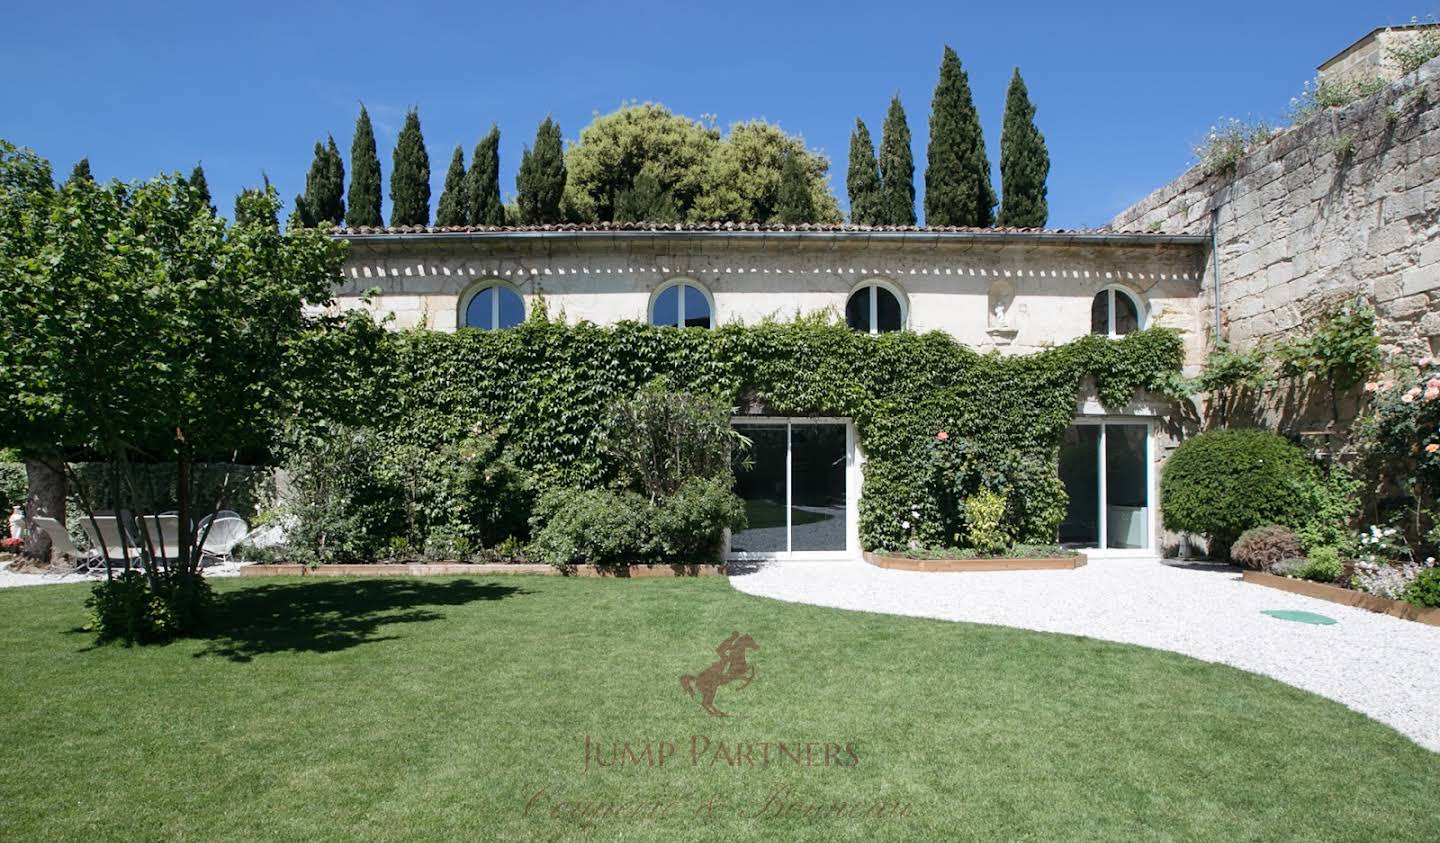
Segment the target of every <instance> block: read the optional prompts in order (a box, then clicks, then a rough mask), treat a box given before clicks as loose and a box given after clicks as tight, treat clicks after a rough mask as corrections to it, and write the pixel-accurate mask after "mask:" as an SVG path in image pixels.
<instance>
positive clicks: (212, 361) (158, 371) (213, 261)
mask: <svg viewBox="0 0 1440 843" xmlns="http://www.w3.org/2000/svg"><path fill="white" fill-rule="evenodd" d="M12 150H13V147H8V145H7V146H6V147H0V153H3V154H0V188H3V189H5V190H6V192H7V193H10V192H11V189H12V188H14V187H15V186H17V185H21V184H27V183H28V184H27V187H26V188H25V189H26V190H27V194H26V195H23V196H21V197H20V201H19V202H17V203H16V204H15V206H13V207H12V205H11V202H10V201H9V199H8V197H7V201H5V202H3V203H0V209H3V212H0V244H4V245H3V246H0V300H3V301H5V302H6V306H5V307H4V308H0V330H3V332H4V335H5V336H6V337H7V340H6V342H5V343H4V344H3V345H0V371H4V372H6V373H7V377H6V378H4V379H3V382H0V441H6V442H10V443H16V444H18V445H20V446H21V447H22V448H23V449H24V450H25V451H27V452H29V453H43V454H49V455H52V457H53V458H55V459H56V460H57V461H60V462H63V461H64V460H65V459H67V458H73V457H75V456H77V455H81V454H87V455H98V456H100V457H102V458H103V459H105V460H106V461H108V462H110V463H112V464H113V465H115V466H117V467H119V469H120V471H119V472H118V474H119V475H120V476H121V477H122V478H123V481H124V482H123V484H122V488H121V490H120V495H118V496H117V499H116V500H115V501H114V502H113V503H114V504H115V505H118V506H122V507H123V506H125V504H124V501H125V499H126V498H127V497H128V498H129V499H130V500H131V501H132V503H131V504H130V505H129V508H133V506H134V504H133V501H134V500H135V498H136V487H135V483H134V480H135V471H134V467H135V465H136V464H137V463H142V462H143V463H170V464H173V465H174V466H175V468H176V473H175V476H176V477H177V478H178V484H179V494H178V501H179V524H180V542H179V547H177V548H173V549H172V548H167V549H166V551H167V552H166V553H165V554H163V555H165V556H173V557H175V558H174V559H173V560H172V561H170V562H168V563H166V562H163V561H161V555H162V554H158V553H156V552H155V551H156V550H157V548H156V546H155V545H156V542H155V539H156V537H154V536H151V535H148V533H147V532H146V531H144V530H142V536H141V545H142V547H143V548H144V549H145V551H146V553H147V559H146V561H145V562H144V564H143V573H140V572H135V573H129V572H127V573H126V574H125V575H124V576H123V577H119V578H116V580H115V581H114V582H107V583H102V584H101V585H100V586H98V587H97V590H96V595H95V603H94V605H95V606H96V608H97V610H98V611H99V613H100V617H101V624H102V629H101V633H102V635H104V634H107V633H113V632H116V630H115V628H114V627H113V626H109V625H108V624H110V623H113V622H115V620H116V618H115V617H113V616H112V615H110V614H109V613H110V612H111V611H112V610H114V609H116V607H117V606H120V605H121V603H123V600H121V598H123V597H124V596H125V594H126V593H130V592H134V591H135V590H136V589H140V590H141V592H142V595H141V598H140V600H139V602H138V604H137V605H139V606H140V607H142V608H141V609H140V611H141V612H143V613H144V614H146V615H147V619H146V624H147V625H149V626H148V627H147V628H149V629H150V630H151V631H156V632H161V633H176V632H186V631H189V630H192V629H194V628H196V626H197V625H198V624H199V623H200V621H201V619H202V617H203V612H204V608H205V598H206V594H207V591H206V587H205V585H204V583H203V580H202V579H201V578H200V577H199V573H198V572H199V561H200V559H199V553H198V546H199V544H200V543H201V542H202V541H203V536H199V535H196V534H195V533H194V531H192V529H191V528H190V526H189V525H190V524H191V523H192V520H199V519H198V516H199V515H201V514H203V513H205V512H207V511H209V510H212V509H213V508H214V507H215V505H216V502H215V501H213V500H211V501H207V502H201V501H197V500H196V499H195V498H194V495H193V494H192V489H191V487H190V477H191V468H192V467H193V466H194V465H195V463H197V462H202V461H209V460H224V461H234V460H235V458H236V455H237V454H238V453H240V452H244V453H249V454H254V453H264V452H265V451H266V449H267V448H268V446H269V443H270V442H271V441H273V439H274V437H275V435H276V431H277V429H278V426H279V424H280V423H281V421H282V420H283V419H284V418H285V417H286V416H287V415H289V414H290V412H291V410H292V406H293V397H292V396H294V395H295V394H297V392H298V391H299V390H297V383H296V382H295V380H294V374H295V365H294V361H295V356H294V355H295V351H296V349H297V348H298V347H299V345H300V343H301V341H302V340H303V339H304V337H305V336H306V335H308V334H311V333H314V332H317V331H323V330H325V329H326V327H327V326H329V325H332V324H334V317H328V316H324V315H322V314H318V313H317V312H316V310H315V309H316V308H318V307H320V306H323V305H325V304H327V303H328V302H329V299H330V293H331V290H332V289H333V283H334V278H335V277H336V274H337V273H338V272H339V270H340V265H341V262H342V261H343V258H344V250H345V247H344V245H343V244H342V243H340V242H336V241H333V240H331V239H330V238H329V237H327V236H326V235H325V234H324V233H322V232H319V231H315V230H311V229H297V230H294V231H291V232H290V233H288V234H281V233H280V232H279V231H278V230H277V229H276V228H275V227H273V226H272V225H269V224H267V222H268V221H269V220H273V219H274V218H275V216H276V206H277V202H276V196H275V191H274V190H273V188H268V187H267V189H266V190H264V191H263V192H262V191H259V190H249V191H245V192H243V193H242V194H241V195H240V197H238V199H237V204H238V205H239V211H240V213H239V214H237V216H239V217H240V218H242V219H244V220H246V222H245V223H243V224H241V225H237V226H234V227H229V228H227V226H226V223H225V221H224V220H223V219H218V218H216V217H214V216H212V215H211V214H210V213H209V212H208V209H206V208H204V207H201V206H200V205H199V204H198V203H196V202H194V201H193V195H192V193H191V188H190V187H189V186H188V185H187V184H186V183H185V182H184V180H182V179H181V178H180V176H179V175H178V174H176V175H173V176H165V177H162V178H157V179H154V180H151V181H149V182H145V183H139V184H130V185H121V184H118V183H112V184H109V185H99V184H95V183H93V182H84V181H81V182H78V183H76V184H73V185H71V186H69V187H67V189H66V190H65V191H63V192H61V193H59V194H55V193H54V192H53V191H49V189H48V185H35V184H33V183H32V182H33V179H32V178H31V177H32V176H33V174H34V169H35V167H34V162H33V161H31V160H27V159H26V158H25V157H23V156H20V155H17V154H12ZM310 313H316V315H307V314H310ZM76 485H77V486H78V484H76ZM82 504H84V505H85V507H86V508H87V509H88V508H89V504H85V502H84V501H82ZM143 526H144V525H142V527H143ZM156 604H162V605H163V606H164V609H163V611H161V612H159V613H155V612H154V610H153V609H152V608H148V607H153V606H155V605H156ZM120 633H121V634H122V635H135V634H140V633H137V632H136V629H135V628H130V629H129V630H128V631H127V630H121V631H120Z"/></svg>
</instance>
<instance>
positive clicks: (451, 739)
mask: <svg viewBox="0 0 1440 843" xmlns="http://www.w3.org/2000/svg"><path fill="white" fill-rule="evenodd" d="M217 589H218V591H219V595H220V600H221V612H220V616H219V618H218V619H217V623H216V630H217V631H216V632H215V633H214V634H213V636H212V637H210V638H208V639H206V640H192V641H185V642H182V643H178V644H174V645H171V646H167V647H151V648H139V649H134V650H125V649H123V648H120V647H115V646H111V647H103V648H98V649H96V648H92V647H91V646H90V639H89V637H88V636H87V635H86V634H84V633H81V632H78V631H76V627H77V626H78V625H79V624H80V623H81V622H82V618H83V612H82V608H81V602H82V599H83V597H84V594H85V588H84V587H83V586H45V587H39V588H25V589H5V590H4V591H3V592H0V618H3V621H0V639H3V643H0V665H3V670H0V676H3V682H0V710H3V712H4V722H3V730H4V732H3V734H4V739H3V740H0V839H3V840H27V841H29V840H102V839H180V838H184V839H188V840H203V841H212V840H246V841H248V840H257V839H286V840H307V841H310V840H402V839H528V838H531V837H538V838H542V839H586V838H590V837H594V838H596V839H615V838H617V837H622V836H623V837H624V838H625V839H642V840H645V839H655V840H677V839H678V840H733V839H751V838H780V839H804V840H826V841H829V840H836V839H849V840H871V839H891V840H914V839H926V838H951V839H953V838H960V839H983V840H992V839H1008V840H1057V839H1065V840H1086V839H1089V840H1117V839H1126V840H1131V839H1166V840H1169V839H1209V840H1226V841H1232V840H1256V839H1290V840H1405V839H1408V840H1436V839H1440V814H1437V812H1436V810H1435V806H1436V794H1437V793H1440V755H1435V754H1432V753H1429V752H1426V751H1425V750H1422V749H1420V748H1418V747H1416V746H1415V745H1413V744H1411V743H1410V742H1409V741H1408V740H1406V739H1405V738H1403V737H1401V736H1400V735H1399V734H1397V733H1395V732H1393V731H1391V730H1390V729H1388V728H1386V727H1384V726H1381V725H1379V724H1377V723H1374V722H1372V721H1370V720H1368V719H1366V718H1364V717H1362V716H1361V715H1359V714H1355V713H1353V712H1351V711H1349V710H1347V709H1345V708H1343V707H1341V706H1339V705H1337V704H1335V703H1332V702H1329V701H1327V700H1324V699H1321V698H1319V697H1316V696H1312V695H1310V694H1306V693H1303V692H1301V691H1298V690H1296V689H1294V688H1291V687H1288V686H1285V685H1282V684H1279V683H1277V682H1273V681H1270V680H1268V679H1264V678H1260V677H1257V676H1252V675H1248V674H1245V673H1241V672H1239V671H1235V670H1232V669H1229V668H1225V667H1219V666H1215V665H1209V664H1204V663H1201V662H1198V661H1193V660H1191V659H1187V658H1183V657H1181V656H1177V655H1173V654H1169V653H1163V652H1156V651H1151V650H1144V649H1139V648H1136V647H1128V646H1121V645H1116V644H1107V643H1101V642H1096V641H1091V640H1086V639H1080V638H1071V637H1064V636H1057V635H1042V634H1035V633H1027V632H1020V631H1016V630H1009V629H1002V628H992V627H983V626H971V625H964V624H952V623H942V622H932V621H924V620H914V619H901V618H893V617H885V616H875V615H865V614H857V613H846V612H840V611H834V610H826V609H818V608H811V607H804V606H792V605H787V604H783V603H777V602H772V601H767V600H761V599H757V598H752V597H748V596H745V595H742V594H739V593H736V592H734V591H732V590H731V589H730V588H729V586H728V584H727V583H726V582H725V581H724V580H723V579H720V578H707V579H695V580H650V581H645V580H637V581H616V580H593V579H560V578H545V577H519V576H516V577H497V578H487V579H463V578H462V579H444V580H377V579H363V580H337V579H304V580H301V579H289V580H258V581H257V580H243V581H241V580H230V581H221V582H218V583H217ZM732 630H740V631H742V632H745V633H748V634H749V635H751V636H752V637H754V638H755V639H756V641H758V642H759V644H760V647H761V649H760V651H759V652H756V653H751V654H750V663H751V664H753V665H754V666H755V668H756V678H755V681H754V682H753V684H751V685H750V686H749V687H748V688H745V689H743V690H737V689H736V687H737V686H736V685H730V686H727V687H724V688H722V689H721V690H720V695H719V698H718V702H717V704H718V705H719V707H720V708H722V709H725V710H727V711H729V712H730V713H731V714H732V716H731V717H729V718H728V719H717V718H714V717H711V716H709V715H707V714H705V713H704V712H703V711H702V710H701V709H700V707H699V705H698V704H697V703H696V702H695V701H694V700H692V699H690V698H688V697H687V696H686V695H685V694H684V693H683V692H682V691H681V689H680V685H679V680H678V677H679V676H680V675H681V674H682V673H696V672H699V671H700V670H702V669H703V668H704V667H706V666H707V665H708V664H709V663H710V662H712V661H713V660H714V659H715V655H714V647H715V646H716V644H718V643H719V642H720V641H721V640H722V639H723V638H724V637H725V636H727V635H728V634H729V633H730V632H731V631H732ZM587 735H588V736H591V737H592V738H596V739H599V740H600V741H602V742H604V745H605V747H606V749H607V752H608V748H609V747H610V745H611V742H612V741H615V740H619V741H627V740H628V741H630V742H631V743H632V745H633V746H635V747H636V748H637V749H638V747H639V746H640V745H641V744H643V743H645V742H647V741H648V742H650V743H651V746H652V752H653V751H655V750H656V747H658V746H659V744H660V742H670V743H673V744H674V745H675V750H676V751H675V754H674V755H672V756H669V758H668V760H667V763H666V764H665V765H664V766H663V767H659V766H645V765H644V764H643V762H642V764H641V765H640V766H633V765H625V766H622V767H613V766H612V767H605V768H598V769H597V768H592V769H590V770H588V771H587V770H585V769H584V760H585V758H584V752H585V750H584V747H585V737H586V736H587ZM698 736H703V738H704V739H708V740H709V741H710V743H711V749H710V750H709V751H707V752H705V753H704V754H703V757H702V758H701V760H700V763H698V764H695V763H692V757H691V747H690V741H691V739H692V737H698ZM807 742H809V743H812V744H814V746H811V747H810V751H811V756H810V757H811V760H812V762H813V763H812V765H811V766H803V765H797V764H796V763H794V762H792V761H791V759H790V756H787V755H781V754H780V750H779V749H778V746H777V744H778V743H784V744H785V745H786V748H787V751H789V752H790V753H791V754H792V755H798V756H800V757H802V758H803V757H804V747H803V745H804V744H805V743H807ZM828 743H835V744H840V745H843V744H847V743H848V744H850V749H852V750H853V751H854V756H849V755H847V754H846V753H845V752H844V751H843V750H842V751H841V752H839V753H835V752H833V750H832V752H831V755H832V756H833V762H839V763H831V764H830V765H828V766H827V765H826V764H825V763H824V761H825V760H826V759H825V755H826V749H825V745H826V744H828ZM722 744H723V745H725V746H727V747H734V746H735V745H736V744H742V745H743V744H749V747H748V750H749V757H750V760H751V761H752V762H754V766H750V765H746V764H744V763H743V761H742V762H741V763H740V764H739V765H738V766H731V765H729V764H727V763H726V761H725V758H723V757H721V756H720V755H719V753H718V752H717V751H716V750H715V747H717V746H719V745H722ZM766 745H768V749H767V748H766ZM701 746H702V747H703V744H701ZM767 751H768V752H770V753H771V757H770V761H771V763H770V765H769V766H760V762H761V760H762V758H763V757H764V753H765V752H767ZM727 755H728V756H730V757H732V758H741V757H743V751H742V750H734V751H730V752H728V753H727ZM852 757H853V758H854V759H855V763H853V764H852V763H850V762H851V758H852ZM652 758H653V755H652ZM711 762H714V763H711ZM787 787H788V788H791V789H790V790H789V791H788V793H789V794H790V796H789V802H790V804H792V805H794V804H796V803H799V804H806V803H809V804H814V803H824V804H827V805H828V804H831V803H834V802H837V801H840V802H845V803H847V804H848V805H849V806H850V807H849V808H847V810H850V811H862V812H863V811H864V810H865V809H866V808H868V807H871V806H873V804H874V802H875V800H877V799H878V800H884V805H885V807H886V810H887V811H888V813H886V814H885V815H883V816H880V817H878V818H877V817H872V816H860V817H855V816H848V817H836V816H834V815H809V816H805V815H801V813H800V812H799V811H798V810H792V812H791V813H790V814H788V815H786V816H782V817H776V816H773V813H774V807H773V803H771V806H772V807H771V808H770V809H769V810H768V811H767V810H764V806H765V805H766V802H767V799H769V798H770V795H771V794H773V793H774V792H775V791H776V790H777V788H787ZM542 790H543V793H541V795H539V796H538V797H537V796H536V794H537V793H540V792H541V791H542ZM646 800H649V801H652V802H653V801H657V800H658V801H662V802H664V803H665V804H664V805H663V807H662V808H661V809H654V808H651V809H650V810H651V811H652V812H653V813H655V814H658V815H656V816H646V815H644V812H643V811H642V810H641V808H640V807H639V803H641V802H644V801H646ZM527 802H529V803H530V805H531V808H530V812H529V814H528V815H527V814H526V805H527ZM577 802H579V803H596V802H598V803H603V804H607V805H612V806H613V805H616V804H619V803H624V807H626V808H627V810H628V811H629V812H630V813H629V814H628V815H625V816H610V817H601V818H598V819H589V820H585V819H579V818H576V816H574V815H575V813H577V811H576V809H575V803H577ZM897 804H900V805H903V813H902V812H901V809H898V808H896V805H897ZM552 813H553V814H556V816H552ZM757 814H760V816H756V815H757Z"/></svg>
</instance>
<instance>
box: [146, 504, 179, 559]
mask: <svg viewBox="0 0 1440 843" xmlns="http://www.w3.org/2000/svg"><path fill="white" fill-rule="evenodd" d="M138 520H139V522H140V524H137V525H136V532H137V539H136V544H139V545H140V546H141V549H142V550H143V549H145V544H144V541H143V539H142V537H139V535H138V533H139V530H140V529H141V525H143V529H144V530H145V532H147V533H149V539H150V547H149V550H150V551H151V552H152V553H153V554H154V556H155V558H156V560H170V559H179V558H180V516H179V515H169V514H166V515H142V516H140V518H139V519H138Z"/></svg>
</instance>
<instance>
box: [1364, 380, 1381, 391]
mask: <svg viewBox="0 0 1440 843" xmlns="http://www.w3.org/2000/svg"><path fill="white" fill-rule="evenodd" d="M1379 388H1380V384H1378V383H1376V382H1375V381H1370V382H1369V383H1367V384H1365V391H1366V392H1374V391H1375V390H1377V389H1379Z"/></svg>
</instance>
